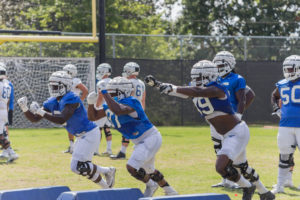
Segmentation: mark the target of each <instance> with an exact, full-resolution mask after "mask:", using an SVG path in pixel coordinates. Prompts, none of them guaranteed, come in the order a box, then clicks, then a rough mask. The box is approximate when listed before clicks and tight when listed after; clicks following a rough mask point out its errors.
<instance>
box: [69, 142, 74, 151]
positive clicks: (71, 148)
mask: <svg viewBox="0 0 300 200" xmlns="http://www.w3.org/2000/svg"><path fill="white" fill-rule="evenodd" d="M73 148H74V141H72V140H70V150H73Z"/></svg>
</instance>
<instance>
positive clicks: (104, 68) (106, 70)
mask: <svg viewBox="0 0 300 200" xmlns="http://www.w3.org/2000/svg"><path fill="white" fill-rule="evenodd" d="M111 71H112V70H111V66H110V64H108V63H101V64H100V65H99V66H98V67H97V71H96V78H97V80H101V79H102V78H103V76H105V75H108V76H110V75H111Z"/></svg>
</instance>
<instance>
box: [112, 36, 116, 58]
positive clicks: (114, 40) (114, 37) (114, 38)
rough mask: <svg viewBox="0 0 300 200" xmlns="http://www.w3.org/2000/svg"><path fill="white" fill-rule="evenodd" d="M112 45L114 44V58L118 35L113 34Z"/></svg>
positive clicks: (114, 56)
mask: <svg viewBox="0 0 300 200" xmlns="http://www.w3.org/2000/svg"><path fill="white" fill-rule="evenodd" d="M112 45H113V58H116V36H115V35H113V36H112Z"/></svg>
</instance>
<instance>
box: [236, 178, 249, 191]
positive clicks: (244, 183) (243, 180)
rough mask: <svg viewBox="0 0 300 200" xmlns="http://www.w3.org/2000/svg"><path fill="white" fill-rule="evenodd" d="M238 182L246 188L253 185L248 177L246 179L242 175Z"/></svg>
mask: <svg viewBox="0 0 300 200" xmlns="http://www.w3.org/2000/svg"><path fill="white" fill-rule="evenodd" d="M236 183H237V184H238V185H239V186H241V187H246V188H248V187H251V183H250V182H249V181H248V180H247V179H245V178H244V177H243V176H242V175H241V178H240V180H238V181H237V182H236Z"/></svg>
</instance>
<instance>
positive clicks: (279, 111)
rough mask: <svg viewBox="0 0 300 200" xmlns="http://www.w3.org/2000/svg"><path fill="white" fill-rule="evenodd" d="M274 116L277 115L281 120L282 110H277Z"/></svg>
mask: <svg viewBox="0 0 300 200" xmlns="http://www.w3.org/2000/svg"><path fill="white" fill-rule="evenodd" d="M272 115H277V116H278V117H279V119H280V118H281V109H277V110H276V111H275V112H273V113H272Z"/></svg>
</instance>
